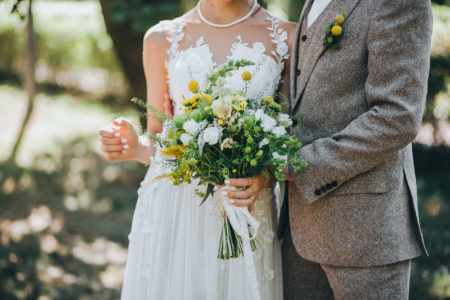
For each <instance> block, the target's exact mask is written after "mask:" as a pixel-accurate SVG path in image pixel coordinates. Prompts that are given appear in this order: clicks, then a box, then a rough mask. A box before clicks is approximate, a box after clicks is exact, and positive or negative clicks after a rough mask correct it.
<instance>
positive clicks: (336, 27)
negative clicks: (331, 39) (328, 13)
mask: <svg viewBox="0 0 450 300" xmlns="http://www.w3.org/2000/svg"><path fill="white" fill-rule="evenodd" d="M331 34H332V35H334V36H339V35H341V34H342V27H341V26H339V25H334V26H333V28H331Z"/></svg>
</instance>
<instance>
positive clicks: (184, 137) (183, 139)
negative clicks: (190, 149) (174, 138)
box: [180, 133, 194, 146]
mask: <svg viewBox="0 0 450 300" xmlns="http://www.w3.org/2000/svg"><path fill="white" fill-rule="evenodd" d="M193 138H194V137H193V136H192V135H190V134H188V133H183V134H181V136H180V140H181V142H182V143H183V145H185V146H187V145H188V144H189V142H190V141H191V140H192V139H193Z"/></svg>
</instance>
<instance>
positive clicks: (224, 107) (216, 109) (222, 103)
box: [211, 96, 233, 119]
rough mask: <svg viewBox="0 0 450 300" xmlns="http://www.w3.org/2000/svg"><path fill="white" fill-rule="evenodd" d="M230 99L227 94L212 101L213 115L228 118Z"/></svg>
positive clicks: (230, 107)
mask: <svg viewBox="0 0 450 300" xmlns="http://www.w3.org/2000/svg"><path fill="white" fill-rule="evenodd" d="M232 104H233V103H232V101H231V98H230V97H229V96H226V97H224V98H221V99H217V100H215V101H213V103H212V104H211V109H212V111H213V113H214V115H216V116H218V117H219V118H221V119H228V118H229V117H230V115H231V110H232V108H233V107H232Z"/></svg>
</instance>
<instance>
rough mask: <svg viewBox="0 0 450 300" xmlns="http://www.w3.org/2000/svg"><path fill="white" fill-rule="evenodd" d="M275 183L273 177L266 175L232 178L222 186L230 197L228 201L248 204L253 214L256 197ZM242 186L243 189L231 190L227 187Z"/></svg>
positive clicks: (238, 204)
mask: <svg viewBox="0 0 450 300" xmlns="http://www.w3.org/2000/svg"><path fill="white" fill-rule="evenodd" d="M272 183H273V178H271V177H264V176H260V175H257V176H253V177H247V178H231V179H230V180H227V181H226V182H225V184H226V185H225V186H224V187H222V188H221V191H222V193H223V194H224V196H226V197H228V202H229V203H230V204H231V205H234V206H241V207H243V206H246V207H248V210H249V212H250V213H251V214H253V211H254V205H255V201H256V199H258V196H259V193H260V192H261V190H263V189H265V188H267V187H269V186H270V185H271V184H272ZM230 186H233V187H237V188H242V189H241V190H231V189H229V188H227V187H230Z"/></svg>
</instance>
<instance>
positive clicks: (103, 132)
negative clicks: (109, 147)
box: [98, 126, 115, 138]
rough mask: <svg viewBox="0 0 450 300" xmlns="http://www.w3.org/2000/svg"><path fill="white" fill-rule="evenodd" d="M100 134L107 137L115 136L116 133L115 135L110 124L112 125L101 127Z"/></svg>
mask: <svg viewBox="0 0 450 300" xmlns="http://www.w3.org/2000/svg"><path fill="white" fill-rule="evenodd" d="M98 134H99V135H100V136H101V137H107V138H113V137H115V135H114V129H113V128H112V127H111V126H110V127H107V128H102V129H100V131H99V132H98Z"/></svg>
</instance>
